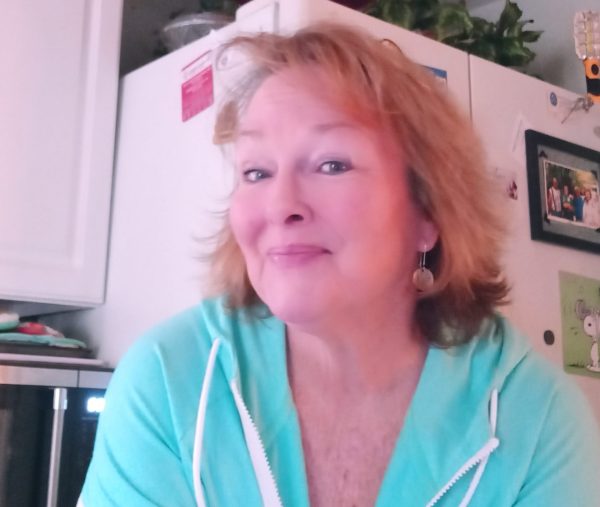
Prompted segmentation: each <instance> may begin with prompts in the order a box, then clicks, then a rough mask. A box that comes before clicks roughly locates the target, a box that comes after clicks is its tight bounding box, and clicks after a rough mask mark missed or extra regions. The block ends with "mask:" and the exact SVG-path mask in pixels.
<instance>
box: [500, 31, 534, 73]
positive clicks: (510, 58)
mask: <svg viewBox="0 0 600 507" xmlns="http://www.w3.org/2000/svg"><path fill="white" fill-rule="evenodd" d="M534 58H535V53H534V52H533V51H531V49H529V48H526V47H525V46H523V42H522V41H520V40H519V39H517V38H514V37H512V38H505V39H503V40H502V44H501V46H500V47H499V48H498V63H500V64H502V65H506V66H507V67H521V66H523V65H526V64H527V63H529V62H530V61H531V60H533V59H534Z"/></svg>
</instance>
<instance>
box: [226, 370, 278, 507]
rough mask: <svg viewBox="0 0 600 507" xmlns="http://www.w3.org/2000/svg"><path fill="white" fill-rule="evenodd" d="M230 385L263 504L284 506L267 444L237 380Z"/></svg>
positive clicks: (267, 506) (274, 506)
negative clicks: (239, 388)
mask: <svg viewBox="0 0 600 507" xmlns="http://www.w3.org/2000/svg"><path fill="white" fill-rule="evenodd" d="M229 385H230V387H231V392H232V393H233V398H234V400H235V404H236V405H237V408H238V412H239V414H240V419H241V422H242V428H243V430H244V436H245V437H246V444H247V445H248V450H249V451H250V458H251V460H252V464H253V466H254V470H255V473H256V478H257V481H258V486H259V489H260V492H261V495H262V498H263V504H264V506H265V507H282V505H283V504H282V503H281V498H280V496H279V491H278V490H277V485H276V483H275V476H274V475H273V471H272V470H271V465H270V464H269V459H268V457H267V453H266V451H265V446H264V445H263V443H262V440H261V439H260V435H259V433H258V429H257V428H256V424H254V421H253V420H252V416H251V415H250V411H249V410H248V408H247V407H246V404H245V403H244V400H243V398H242V396H241V395H240V392H239V390H238V388H237V385H236V384H235V381H234V380H232V381H231V383H230V384H229Z"/></svg>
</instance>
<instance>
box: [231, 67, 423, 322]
mask: <svg viewBox="0 0 600 507" xmlns="http://www.w3.org/2000/svg"><path fill="white" fill-rule="evenodd" d="M316 90H319V91H316ZM326 90H327V85H326V82H325V81H323V78H322V77H321V76H320V73H319V72H318V71H316V72H313V73H307V72H304V73H302V72H301V71H299V70H288V71H284V72H281V73H279V74H276V75H274V76H271V77H269V78H268V79H267V80H266V81H265V82H264V83H263V84H262V85H261V86H260V88H259V89H258V90H257V92H256V93H255V95H254V96H253V98H252V100H251V102H250V104H249V105H248V108H247V110H246V112H245V113H244V115H243V117H242V118H241V119H240V126H239V128H240V130H239V136H238V140H237V141H236V144H235V170H236V176H237V185H236V188H235V191H234V194H233V197H232V203H231V210H230V223H231V227H232V230H233V233H234V236H235V238H236V240H237V242H238V244H239V246H240V248H241V250H242V253H243V255H244V258H245V261H246V265H247V270H248V275H249V278H250V281H251V283H252V285H253V287H254V289H255V290H256V292H257V294H258V295H259V297H260V298H261V299H262V301H264V302H265V303H266V304H267V306H269V308H270V309H271V311H272V312H273V313H274V314H275V315H276V316H278V317H279V318H281V319H282V320H284V321H285V322H287V323H288V324H292V323H295V324H309V323H310V322H311V321H315V320H322V319H335V318H338V317H341V316H342V315H344V314H346V315H347V312H357V311H361V312H364V311H368V308H369V305H377V304H382V303H386V304H388V305H389V304H390V303H391V304H394V305H397V304H402V301H407V302H408V301H414V290H413V288H412V286H411V285H410V283H409V282H408V280H409V278H410V276H411V274H412V272H413V271H414V270H415V268H416V265H417V255H416V253H417V250H418V249H419V248H420V247H422V246H423V242H425V241H428V242H430V243H429V244H428V245H427V246H428V247H429V248H430V247H431V246H432V243H431V241H435V238H433V240H432V235H431V233H432V231H433V227H432V226H431V224H429V223H428V222H426V221H425V220H424V218H423V217H422V216H421V215H420V214H419V213H418V212H417V210H416V208H415V206H414V205H413V198H412V195H411V189H410V188H408V185H407V173H406V168H405V162H404V159H403V154H402V152H401V151H400V149H399V147H398V146H397V145H396V143H394V142H392V140H391V138H390V135H389V133H388V132H387V131H386V130H384V129H373V128H369V127H366V126H365V125H364V124H362V123H360V122H358V121H357V120H356V119H353V118H352V117H350V116H349V115H348V114H346V113H344V112H343V111H341V110H340V109H338V108H337V107H336V106H335V105H334V103H333V102H332V101H331V100H328V98H327V93H326Z"/></svg>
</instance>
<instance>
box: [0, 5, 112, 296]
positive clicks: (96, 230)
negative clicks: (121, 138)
mask: <svg viewBox="0 0 600 507" xmlns="http://www.w3.org/2000/svg"><path fill="white" fill-rule="evenodd" d="M121 13H122V0H65V1H61V2H35V1H33V0H7V1H5V2H3V3H2V30H0V47H1V48H2V50H1V51H0V69H2V78H1V79H0V299H5V300H16V301H40V302H50V303H62V304H73V305H83V306H86V305H94V304H98V303H101V302H102V301H103V298H104V283H105V271H106V257H107V246H108V229H109V216H110V194H111V181H112V167H113V151H114V137H115V119H116V106H117V88H118V58H119V40H120V31H121Z"/></svg>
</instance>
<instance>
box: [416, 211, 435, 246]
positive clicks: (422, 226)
mask: <svg viewBox="0 0 600 507" xmlns="http://www.w3.org/2000/svg"><path fill="white" fill-rule="evenodd" d="M439 237H440V233H439V231H438V228H437V226H436V225H435V224H434V223H433V222H432V221H431V220H430V219H429V218H426V217H421V219H420V220H419V225H418V226H417V250H418V251H419V252H429V251H430V250H431V249H432V248H433V247H434V246H435V244H436V243H437V241H438V239H439Z"/></svg>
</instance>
